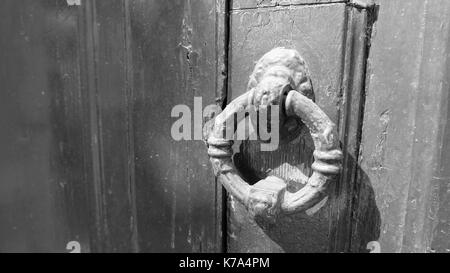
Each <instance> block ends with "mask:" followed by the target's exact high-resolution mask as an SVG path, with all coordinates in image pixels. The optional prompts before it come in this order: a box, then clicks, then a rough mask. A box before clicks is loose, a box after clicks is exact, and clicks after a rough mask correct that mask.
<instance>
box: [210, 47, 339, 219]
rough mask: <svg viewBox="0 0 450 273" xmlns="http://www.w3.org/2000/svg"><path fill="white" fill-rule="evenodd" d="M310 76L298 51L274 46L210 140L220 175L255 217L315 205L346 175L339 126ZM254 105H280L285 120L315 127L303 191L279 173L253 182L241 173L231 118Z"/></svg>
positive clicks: (220, 119)
mask: <svg viewBox="0 0 450 273" xmlns="http://www.w3.org/2000/svg"><path fill="white" fill-rule="evenodd" d="M308 74H309V72H308V68H307V66H306V63H305V61H304V60H303V58H302V57H301V56H300V54H299V53H298V52H297V51H296V50H292V49H285V48H275V49H273V50H271V51H270V52H268V53H267V54H265V55H264V56H263V57H262V58H261V59H260V60H259V61H258V62H257V64H256V66H255V69H254V71H253V73H252V75H251V76H250V81H249V84H248V88H247V92H246V93H245V94H243V95H241V96H240V97H238V98H236V99H235V100H234V101H232V102H231V103H230V104H229V105H228V106H227V107H226V108H225V109H224V110H223V111H222V112H221V113H220V114H219V115H217V117H216V118H215V120H214V122H213V124H214V125H213V128H212V130H211V131H210V133H209V136H208V139H207V144H208V154H209V157H210V160H211V163H212V166H213V170H214V173H215V175H216V177H217V179H218V181H220V182H221V183H222V185H223V186H224V187H225V188H226V189H227V191H228V192H229V193H230V194H232V195H233V197H234V198H236V199H237V200H238V201H240V202H242V203H243V204H244V205H245V207H246V208H247V209H248V211H249V212H250V213H251V215H253V217H262V218H263V219H266V220H269V221H275V220H276V218H277V216H278V215H279V214H280V213H295V212H300V211H305V210H307V209H309V208H311V207H313V206H315V205H316V204H317V203H318V202H320V201H321V200H322V199H323V198H325V197H326V196H327V186H328V184H329V183H330V181H332V180H333V179H334V178H335V177H336V175H338V174H339V173H340V169H341V160H342V152H341V150H340V148H339V141H338V137H337V132H336V128H335V124H334V123H333V122H332V121H331V120H330V118H329V117H328V116H327V115H326V114H325V113H324V112H323V111H322V110H321V109H320V107H319V106H317V104H315V103H314V101H313V100H312V99H311V97H312V94H313V92H312V84H311V80H310V77H309V75H308ZM249 105H252V106H254V107H256V109H261V108H262V107H268V106H270V105H278V106H279V108H280V109H281V111H280V112H282V113H281V115H280V119H286V118H289V117H291V118H292V117H295V118H296V119H299V120H301V121H302V122H303V124H305V125H306V126H307V128H308V129H309V132H310V134H311V136H312V139H313V142H314V146H315V150H314V153H313V156H314V163H313V164H312V166H311V168H312V170H313V173H312V175H311V176H310V177H309V179H308V182H307V183H306V185H305V186H304V187H303V188H301V189H300V190H299V191H297V192H289V191H287V190H286V188H287V185H286V183H285V181H283V180H282V179H280V178H277V177H274V176H269V177H267V178H265V179H262V180H260V181H259V182H258V183H256V184H254V185H249V184H248V183H246V182H245V181H244V180H243V179H242V178H241V176H240V175H239V173H238V171H237V169H236V167H235V165H234V163H233V160H232V156H233V151H232V145H233V140H232V139H231V140H230V139H226V138H225V136H226V130H227V120H231V119H233V120H234V119H235V116H236V114H237V113H238V112H239V111H242V109H244V108H246V107H247V106H249ZM237 116H238V117H239V115H237ZM238 119H239V118H238ZM238 122H239V120H238ZM281 122H282V121H281ZM280 124H282V123H280ZM280 128H281V127H280ZM233 130H234V129H233ZM280 131H282V130H281V129H280ZM280 137H281V138H282V137H283V136H280Z"/></svg>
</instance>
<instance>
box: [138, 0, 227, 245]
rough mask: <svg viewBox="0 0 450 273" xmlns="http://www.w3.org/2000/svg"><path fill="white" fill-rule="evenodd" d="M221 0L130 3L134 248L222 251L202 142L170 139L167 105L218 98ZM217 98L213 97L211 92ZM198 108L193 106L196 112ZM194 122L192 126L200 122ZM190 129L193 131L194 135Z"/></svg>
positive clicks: (217, 199) (216, 193)
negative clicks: (134, 163)
mask: <svg viewBox="0 0 450 273" xmlns="http://www.w3.org/2000/svg"><path fill="white" fill-rule="evenodd" d="M223 8H224V2H223V1H131V2H130V12H131V15H130V18H131V32H132V36H131V38H132V42H131V46H132V52H133V68H134V77H133V80H134V92H133V99H132V104H133V122H134V132H133V133H134V143H135V145H134V146H135V156H136V158H135V160H136V174H135V177H136V195H137V216H138V231H139V247H140V250H141V251H143V252H218V251H221V250H222V245H221V242H222V239H221V238H222V236H221V219H222V214H221V213H222V212H221V195H220V187H218V185H217V184H215V182H214V176H213V172H212V170H211V169H210V163H209V160H208V156H207V153H206V148H205V145H204V143H203V142H202V141H201V140H195V141H194V140H188V141H179V142H177V141H175V140H174V139H173V138H172V136H171V127H172V124H173V122H175V120H176V119H175V118H171V111H172V108H173V107H174V106H176V105H179V104H183V105H187V106H188V107H189V108H190V109H191V111H192V114H193V111H194V107H193V106H194V97H201V98H202V102H203V107H205V106H206V105H209V104H215V103H216V101H217V103H219V104H220V101H223V93H224V92H223V88H224V87H223V79H221V78H223V75H218V74H219V73H225V72H226V71H223V72H222V70H223V69H224V65H223V61H224V48H222V45H223V46H224V43H223V41H219V39H222V38H223V37H221V36H218V35H217V32H216V27H220V26H218V24H220V23H221V22H223V19H219V16H224V14H223V10H222V9H223ZM216 95H217V97H216ZM197 110H198V109H197ZM199 125H200V124H196V125H195V126H199ZM193 135H194V133H193V132H192V136H193Z"/></svg>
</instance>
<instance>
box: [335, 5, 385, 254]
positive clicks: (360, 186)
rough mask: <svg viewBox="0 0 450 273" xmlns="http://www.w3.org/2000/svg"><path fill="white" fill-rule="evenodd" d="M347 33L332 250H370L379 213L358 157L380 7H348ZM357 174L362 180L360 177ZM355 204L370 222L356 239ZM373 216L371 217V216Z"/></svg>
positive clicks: (376, 234) (376, 233)
mask: <svg viewBox="0 0 450 273" xmlns="http://www.w3.org/2000/svg"><path fill="white" fill-rule="evenodd" d="M347 18H348V19H347V35H346V43H345V63H344V68H343V69H344V70H343V75H344V76H343V94H342V107H343V108H342V112H341V116H340V119H341V120H340V124H341V134H340V136H341V137H340V139H341V144H342V148H343V150H344V151H346V152H345V153H344V161H343V164H342V165H343V171H342V174H341V177H340V180H339V182H338V183H336V184H337V185H336V188H335V191H334V192H333V193H332V196H333V198H332V200H331V201H332V204H331V207H332V210H331V216H330V248H329V250H330V251H331V252H347V251H349V250H350V245H357V244H359V245H362V246H363V248H362V252H366V250H365V247H366V245H367V242H370V241H373V240H375V239H377V238H378V235H379V225H378V222H379V212H378V209H377V206H376V203H375V199H374V193H373V189H372V187H371V185H370V183H369V182H370V181H369V180H368V179H367V178H366V176H365V173H364V172H363V171H362V170H361V169H360V168H359V165H358V158H359V150H360V143H361V130H362V129H361V128H362V123H363V119H364V116H363V111H364V104H365V78H366V59H367V54H368V45H369V43H370V39H371V32H372V31H371V28H372V23H373V21H374V20H375V19H376V9H373V8H368V9H361V8H353V7H349V8H348V13H347ZM357 174H359V175H360V177H361V179H358V177H357ZM355 191H358V192H359V193H360V195H361V196H364V202H363V203H362V204H355V202H354V199H355V198H354V196H355ZM354 206H362V207H364V208H365V211H364V214H362V216H363V217H365V218H364V220H365V222H366V223H367V224H366V225H364V226H365V230H364V231H365V232H362V233H361V232H360V233H357V234H356V233H355V234H354V236H353V238H352V224H353V220H352V217H353V210H354ZM367 215H369V216H367Z"/></svg>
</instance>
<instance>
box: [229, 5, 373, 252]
mask: <svg viewBox="0 0 450 273" xmlns="http://www.w3.org/2000/svg"><path fill="white" fill-rule="evenodd" d="M235 2H240V1H234V3H235ZM246 3H248V2H246ZM303 4H305V5H303ZM309 4H311V3H309ZM233 7H234V8H233V10H232V12H231V38H230V57H229V60H230V63H229V66H230V76H229V93H228V94H229V98H230V99H234V98H236V97H237V96H239V95H241V94H243V93H244V92H246V91H247V90H246V86H247V81H248V77H249V75H250V74H251V72H252V70H253V67H254V64H255V62H256V61H257V60H258V59H259V58H260V57H261V56H262V55H263V54H265V53H266V52H268V51H269V50H271V49H272V48H275V47H279V46H282V47H286V48H294V49H297V50H298V51H299V52H300V54H301V55H302V56H303V57H304V59H305V61H306V62H307V64H308V66H309V69H310V75H311V79H312V82H313V86H314V93H315V101H316V103H317V104H318V105H319V106H320V107H321V108H322V109H323V110H324V111H325V113H326V114H327V115H328V116H329V117H330V118H331V120H332V121H333V122H335V123H336V125H337V127H338V130H339V132H340V140H341V146H342V150H343V151H344V162H343V164H344V171H343V173H342V175H341V179H340V180H338V181H335V183H334V185H332V188H331V189H330V195H329V198H328V199H325V200H323V202H321V203H320V204H319V205H318V206H316V207H315V208H313V209H311V210H308V211H306V212H305V213H299V214H295V215H292V216H283V217H282V218H281V219H280V220H279V221H278V222H277V223H276V225H275V226H271V227H260V226H258V225H257V224H256V223H255V222H254V221H253V220H252V219H251V217H250V216H249V214H248V213H247V212H246V210H245V208H244V207H243V206H242V205H241V204H240V203H238V202H235V201H234V200H233V198H232V197H230V200H229V207H228V213H229V223H228V224H229V227H228V233H229V234H228V247H229V251H231V252H327V251H348V249H349V240H350V233H351V230H350V228H349V227H348V225H349V221H350V217H351V209H352V200H353V187H354V185H355V183H354V177H355V175H356V171H357V170H356V169H357V164H356V162H357V158H358V154H359V139H360V133H361V117H362V114H361V113H362V109H363V107H362V106H363V104H364V100H363V96H364V95H363V92H362V91H363V90H364V82H365V80H364V79H365V59H366V46H367V40H368V38H369V37H370V28H369V24H370V20H369V14H368V12H367V11H366V10H365V9H361V8H358V9H356V8H354V7H351V6H348V5H346V4H345V3H327V4H322V5H308V3H306V2H305V3H302V5H290V6H288V7H271V6H270V5H269V6H267V7H266V6H265V7H260V6H259V5H257V6H254V7H253V6H252V8H249V6H246V8H237V5H234V4H233ZM313 149H314V146H313V144H312V142H311V139H310V136H309V132H308V130H307V129H306V128H303V132H302V133H301V135H300V137H298V138H297V139H295V140H293V141H291V142H290V143H287V144H281V145H280V147H279V149H278V150H277V151H275V152H261V151H259V145H258V143H256V142H254V141H246V142H244V143H243V144H241V146H240V150H239V154H237V155H236V156H235V161H236V164H237V165H238V168H239V171H240V172H241V174H242V175H243V176H244V177H245V178H246V179H247V180H249V181H253V182H256V181H257V180H259V179H261V178H263V177H265V176H266V175H275V176H278V177H280V178H283V179H285V181H295V179H296V177H298V171H299V170H301V171H303V172H304V173H305V174H311V169H310V166H311V163H312V161H313V159H312V152H313ZM298 187H301V186H298ZM365 190H367V192H370V190H371V187H370V184H368V186H367V189H365ZM368 196H369V201H368V207H370V208H371V209H373V210H374V211H375V212H374V213H373V215H372V216H370V217H368V218H370V219H372V218H376V216H377V213H376V212H377V209H376V205H375V204H374V202H373V198H374V197H373V194H372V195H368ZM370 212H371V213H372V211H370ZM374 221H375V220H374ZM358 236H359V235H358ZM361 236H363V237H364V238H363V239H361V241H364V242H365V243H367V242H368V241H370V239H369V238H371V237H373V236H374V234H373V232H372V231H371V232H367V233H365V234H362V235H361Z"/></svg>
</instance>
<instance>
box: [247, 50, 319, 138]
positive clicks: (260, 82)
mask: <svg viewBox="0 0 450 273" xmlns="http://www.w3.org/2000/svg"><path fill="white" fill-rule="evenodd" d="M308 74H309V72H308V68H307V67H306V64H305V62H304V60H303V59H302V57H301V56H300V54H299V53H298V52H297V51H296V50H292V49H285V48H281V47H280V48H275V49H273V50H271V51H270V52H268V53H267V54H265V55H264V56H263V57H262V58H261V59H260V60H259V61H258V62H257V63H256V66H255V69H254V71H253V73H252V75H251V76H250V81H249V84H248V90H252V91H253V96H252V98H251V104H252V105H254V106H255V107H256V109H257V110H262V109H266V108H268V107H269V106H272V105H278V106H279V107H280V108H279V110H280V115H279V117H280V120H279V124H280V140H281V141H283V142H284V141H290V140H291V139H293V138H294V137H295V136H296V135H297V134H298V133H299V131H300V130H299V128H300V126H301V124H302V123H301V121H299V120H297V119H295V118H286V117H285V116H284V115H283V113H284V109H281V108H282V107H283V106H284V105H283V103H282V100H283V95H285V94H284V93H287V92H289V91H291V90H294V91H298V92H300V93H302V94H303V95H305V96H307V97H309V98H310V99H312V100H313V99H314V92H313V88H312V84H311V80H310V78H309V75H308ZM267 121H268V124H267V126H270V118H269V117H268V118H267ZM252 123H253V125H254V126H256V121H252ZM255 128H256V127H255ZM269 130H270V128H269Z"/></svg>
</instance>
